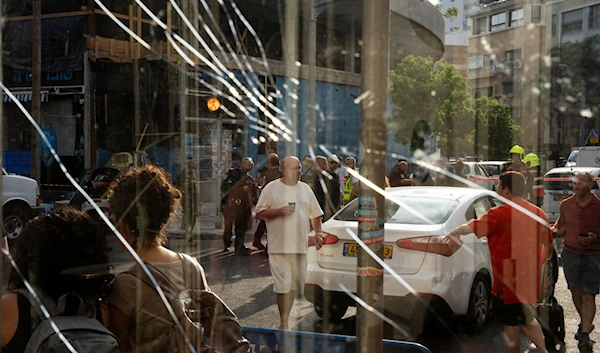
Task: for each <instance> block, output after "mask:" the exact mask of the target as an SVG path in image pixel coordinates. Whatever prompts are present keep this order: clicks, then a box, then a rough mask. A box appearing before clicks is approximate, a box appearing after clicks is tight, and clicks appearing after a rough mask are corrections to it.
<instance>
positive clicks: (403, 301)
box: [304, 186, 558, 329]
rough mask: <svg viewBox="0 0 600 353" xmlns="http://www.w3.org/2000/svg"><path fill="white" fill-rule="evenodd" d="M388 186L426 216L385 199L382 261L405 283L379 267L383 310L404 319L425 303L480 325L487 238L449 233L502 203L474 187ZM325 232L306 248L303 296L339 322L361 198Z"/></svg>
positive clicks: (488, 275) (487, 280)
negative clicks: (318, 243) (317, 243)
mask: <svg viewBox="0 0 600 353" xmlns="http://www.w3.org/2000/svg"><path fill="white" fill-rule="evenodd" d="M387 191H388V192H389V194H388V195H390V196H388V197H389V198H390V199H397V200H400V201H401V202H402V203H403V204H405V205H408V206H409V207H411V208H412V209H413V210H414V211H416V212H418V213H420V214H421V215H423V216H425V217H426V219H427V220H428V221H429V222H428V221H424V220H422V219H421V218H419V217H416V216H414V215H413V214H412V213H410V212H408V211H407V210H406V209H404V208H403V207H401V206H399V205H398V204H397V203H395V202H393V201H391V200H389V199H388V200H386V205H385V214H386V223H385V242H384V256H385V259H384V261H385V263H386V264H387V265H388V266H389V267H391V268H392V270H393V271H395V272H396V274H398V275H401V276H402V279H403V280H404V281H405V282H406V284H407V285H404V284H402V283H400V282H399V281H398V280H397V279H396V278H394V277H393V276H392V275H390V274H389V273H388V272H387V271H385V272H384V286H383V291H384V292H383V294H384V310H385V311H386V313H391V314H393V315H399V316H402V317H406V315H412V314H414V313H410V312H406V310H414V309H413V308H415V304H419V303H424V304H425V307H426V308H433V310H435V312H436V313H450V314H453V315H455V316H463V317H464V318H465V319H466V321H467V322H468V323H470V324H471V325H472V326H474V327H475V328H477V329H481V328H482V326H483V325H484V324H485V323H486V321H487V319H488V317H489V310H490V298H491V285H492V278H493V277H492V267H491V260H490V250H489V248H488V245H487V238H485V237H484V238H481V239H478V238H477V237H476V236H475V235H474V234H468V235H465V236H462V237H461V241H462V244H461V245H458V244H457V243H455V242H453V241H450V240H449V239H447V237H446V235H447V234H448V233H449V232H450V231H451V230H452V229H454V228H456V227H457V226H459V225H461V224H464V223H465V222H467V221H468V220H471V219H474V218H478V217H480V216H482V215H483V214H484V213H486V212H487V211H488V210H489V209H491V208H492V207H495V206H499V205H501V204H502V202H501V201H500V200H498V199H497V198H495V197H493V196H492V195H491V193H490V192H489V191H487V190H482V189H474V188H453V187H428V186H415V187H410V188H406V187H397V188H388V189H387ZM322 230H323V232H324V234H325V238H324V245H323V247H322V248H321V249H320V250H319V251H317V250H316V248H315V247H309V249H308V252H307V258H308V271H307V276H306V286H305V291H304V293H305V294H304V295H305V297H306V299H307V300H309V301H310V302H311V303H313V304H314V308H315V311H316V312H317V314H318V315H319V316H320V317H323V318H324V317H328V318H329V320H338V319H341V318H342V317H343V316H344V314H345V313H346V310H347V309H348V307H349V306H355V305H356V302H355V301H354V300H353V299H351V298H350V296H348V295H347V294H346V292H345V291H344V290H343V289H342V285H343V286H345V288H347V290H349V291H350V292H352V293H356V292H357V278H356V277H357V275H356V271H357V258H356V256H357V253H358V244H356V242H355V241H354V239H353V238H352V237H351V236H350V235H349V234H348V232H349V231H351V232H354V234H358V200H354V201H352V202H350V203H349V204H348V205H346V206H345V207H344V208H342V209H341V210H340V211H339V212H338V213H336V214H335V215H334V216H333V217H332V218H331V219H330V220H328V221H327V222H325V223H324V224H323V227H322ZM553 255H554V256H553V261H549V262H548V265H550V266H552V267H551V268H550V269H549V271H548V273H549V274H551V275H552V282H551V283H555V282H556V279H557V278H558V272H557V270H558V266H557V263H556V259H557V257H556V256H555V253H554V254H553ZM408 286H410V287H412V290H413V291H414V292H411V290H409V289H408ZM413 293H417V295H414V294H413ZM415 318H418V316H417V317H415Z"/></svg>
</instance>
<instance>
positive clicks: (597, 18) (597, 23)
mask: <svg viewBox="0 0 600 353" xmlns="http://www.w3.org/2000/svg"><path fill="white" fill-rule="evenodd" d="M588 23H589V24H588V27H589V28H600V5H594V6H590V18H589V22H588Z"/></svg>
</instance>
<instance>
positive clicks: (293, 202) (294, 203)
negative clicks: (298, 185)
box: [288, 201, 296, 209]
mask: <svg viewBox="0 0 600 353" xmlns="http://www.w3.org/2000/svg"><path fill="white" fill-rule="evenodd" d="M288 206H292V207H293V208H294V209H296V202H295V201H290V202H288Z"/></svg>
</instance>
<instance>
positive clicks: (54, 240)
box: [0, 208, 108, 353]
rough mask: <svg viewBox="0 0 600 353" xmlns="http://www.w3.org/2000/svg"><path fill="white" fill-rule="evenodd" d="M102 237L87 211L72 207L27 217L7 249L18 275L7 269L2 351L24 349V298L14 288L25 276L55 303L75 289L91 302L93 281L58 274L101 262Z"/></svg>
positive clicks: (27, 318) (27, 329) (28, 330)
mask: <svg viewBox="0 0 600 353" xmlns="http://www.w3.org/2000/svg"><path fill="white" fill-rule="evenodd" d="M107 250H108V249H107V247H106V242H105V236H104V235H103V234H99V232H97V231H96V227H95V226H94V224H93V222H92V221H91V220H90V218H89V216H88V215H87V214H85V213H83V212H81V211H77V210H75V209H72V208H68V209H60V210H56V211H54V212H52V213H50V214H48V215H44V216H39V217H36V218H34V219H32V220H30V221H29V222H28V223H27V224H26V225H25V227H24V228H23V231H22V232H21V234H20V235H19V237H18V238H17V240H16V242H15V245H14V247H13V248H11V254H12V256H13V258H14V261H15V262H16V264H17V267H18V268H19V270H20V272H21V274H22V275H23V276H24V278H22V277H21V275H20V274H19V273H18V272H17V271H16V270H15V269H14V268H11V271H10V274H9V279H8V294H5V295H3V296H2V321H1V322H2V334H1V338H0V341H1V345H2V352H8V353H10V352H23V351H24V350H25V347H26V345H27V342H28V340H29V338H30V336H31V334H32V332H33V331H32V322H31V314H32V313H33V311H31V310H32V308H31V304H30V303H29V300H28V299H27V298H26V297H24V296H23V295H21V294H17V293H15V291H16V290H19V289H23V288H25V284H24V281H23V279H25V280H27V281H28V282H29V283H30V284H31V285H32V286H33V288H34V290H35V291H36V292H37V293H43V294H44V296H45V297H48V298H51V299H52V300H54V301H55V302H56V301H57V300H58V298H60V297H61V296H62V295H64V294H67V293H76V294H77V295H79V297H81V298H82V299H83V301H84V303H85V304H88V305H90V306H96V304H97V299H96V298H97V295H98V294H99V293H97V292H96V291H95V290H94V288H93V286H82V285H81V284H82V283H81V281H80V280H77V279H76V278H75V277H72V276H67V275H64V274H62V273H63V271H65V270H68V269H75V268H78V267H82V266H90V265H96V264H106V263H107V261H108V256H107Z"/></svg>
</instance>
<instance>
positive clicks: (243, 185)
mask: <svg viewBox="0 0 600 353" xmlns="http://www.w3.org/2000/svg"><path fill="white" fill-rule="evenodd" d="M253 167H254V162H252V159H251V158H249V157H246V158H244V159H242V163H241V164H240V168H233V169H231V170H229V173H227V176H226V178H225V181H224V182H223V185H225V188H223V187H222V190H223V193H224V195H225V196H224V198H225V206H224V208H223V218H224V220H225V228H224V230H223V245H224V247H223V252H227V251H229V247H230V246H231V238H232V236H233V226H234V225H235V254H236V255H238V256H248V255H250V249H249V248H247V247H246V246H244V236H245V234H246V230H248V222H249V221H250V219H251V217H252V206H254V204H255V202H256V199H257V198H258V188H257V187H256V184H255V183H254V179H252V177H251V176H250V174H249V172H250V170H252V168H253Z"/></svg>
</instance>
